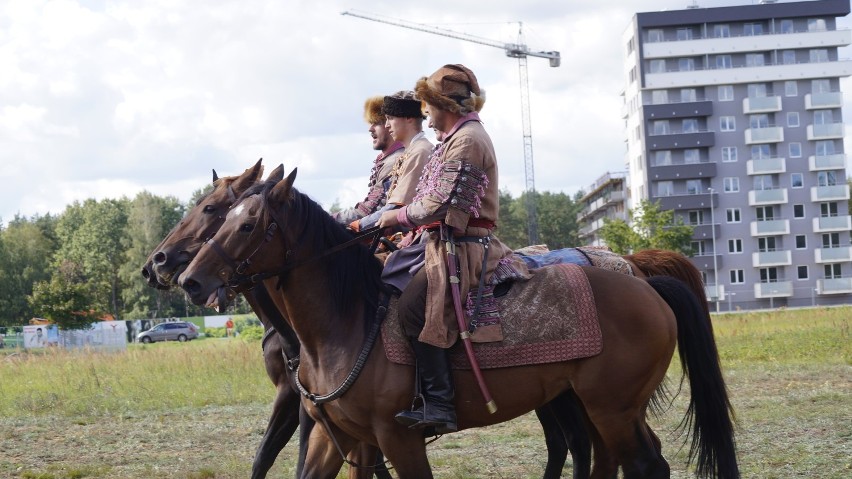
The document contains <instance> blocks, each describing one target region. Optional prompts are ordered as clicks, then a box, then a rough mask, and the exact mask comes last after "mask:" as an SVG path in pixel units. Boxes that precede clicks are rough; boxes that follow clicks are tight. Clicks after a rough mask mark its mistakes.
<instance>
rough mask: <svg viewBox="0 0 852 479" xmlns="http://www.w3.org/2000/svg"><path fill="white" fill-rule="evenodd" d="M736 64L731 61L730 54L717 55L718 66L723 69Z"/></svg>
mask: <svg viewBox="0 0 852 479" xmlns="http://www.w3.org/2000/svg"><path fill="white" fill-rule="evenodd" d="M733 67H734V64H733V62H731V56H730V55H716V68H718V69H720V70H722V69H726V68H733Z"/></svg>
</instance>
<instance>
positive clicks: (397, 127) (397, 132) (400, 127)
mask: <svg viewBox="0 0 852 479" xmlns="http://www.w3.org/2000/svg"><path fill="white" fill-rule="evenodd" d="M406 126H407V125H406V124H405V118H400V117H398V116H390V115H388V121H387V122H386V123H385V127H386V128H387V130H388V133H390V136H391V138H393V139H394V141H402V140H403V137H404V136H405V132H406V130H407V128H406Z"/></svg>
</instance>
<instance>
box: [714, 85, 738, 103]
mask: <svg viewBox="0 0 852 479" xmlns="http://www.w3.org/2000/svg"><path fill="white" fill-rule="evenodd" d="M716 91H717V92H718V93H719V101H734V86H733V85H720V86H718V87H716Z"/></svg>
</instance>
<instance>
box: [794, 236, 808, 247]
mask: <svg viewBox="0 0 852 479" xmlns="http://www.w3.org/2000/svg"><path fill="white" fill-rule="evenodd" d="M807 248H808V237H807V236H805V235H796V249H807Z"/></svg>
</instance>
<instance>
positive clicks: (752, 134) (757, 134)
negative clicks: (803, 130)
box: [745, 126, 810, 145]
mask: <svg viewBox="0 0 852 479" xmlns="http://www.w3.org/2000/svg"><path fill="white" fill-rule="evenodd" d="M809 128H810V127H809ZM782 141H784V128H782V127H780V126H767V127H764V128H746V131H745V142H746V145H756V144H759V143H780V142H782Z"/></svg>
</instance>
